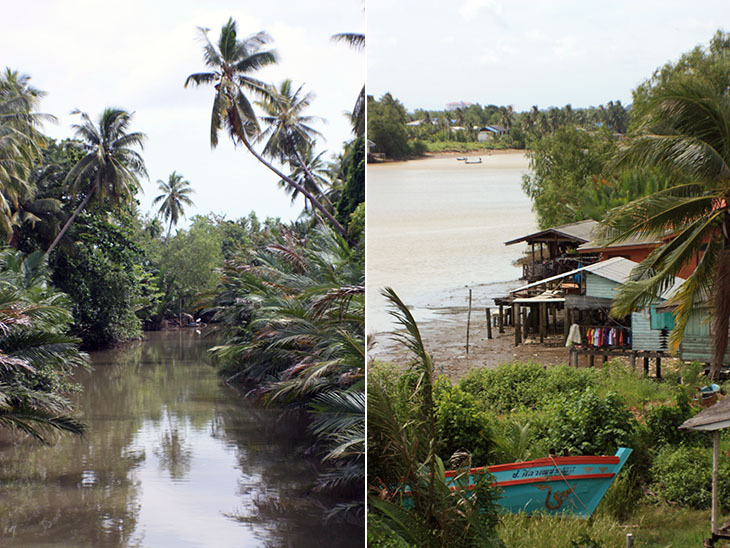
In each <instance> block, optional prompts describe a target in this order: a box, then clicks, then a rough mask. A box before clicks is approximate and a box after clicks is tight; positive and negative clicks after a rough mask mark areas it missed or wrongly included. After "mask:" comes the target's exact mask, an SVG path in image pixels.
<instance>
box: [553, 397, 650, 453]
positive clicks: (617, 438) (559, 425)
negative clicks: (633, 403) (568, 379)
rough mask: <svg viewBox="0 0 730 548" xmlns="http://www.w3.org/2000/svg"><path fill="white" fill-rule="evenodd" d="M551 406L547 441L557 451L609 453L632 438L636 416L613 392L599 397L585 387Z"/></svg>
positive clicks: (555, 401)
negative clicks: (551, 417) (551, 413)
mask: <svg viewBox="0 0 730 548" xmlns="http://www.w3.org/2000/svg"><path fill="white" fill-rule="evenodd" d="M551 409H552V412H553V423H552V424H551V426H550V427H549V430H548V442H549V444H550V447H552V448H554V449H556V450H557V451H558V452H561V451H563V450H568V451H569V452H570V453H572V454H577V455H606V454H609V455H610V454H613V453H615V452H616V449H617V448H618V447H619V446H626V447H632V442H633V441H634V440H635V437H636V433H637V426H638V424H637V422H636V419H635V418H634V416H633V415H632V414H631V412H630V411H629V410H628V409H627V408H626V406H625V405H624V404H623V402H622V401H621V399H620V398H619V397H618V396H616V395H615V394H608V395H606V396H605V397H601V396H598V395H597V394H596V392H595V390H593V389H591V388H588V389H587V390H585V391H584V392H582V393H572V394H570V395H568V396H563V397H562V398H558V399H556V400H554V401H553V402H552V404H551Z"/></svg>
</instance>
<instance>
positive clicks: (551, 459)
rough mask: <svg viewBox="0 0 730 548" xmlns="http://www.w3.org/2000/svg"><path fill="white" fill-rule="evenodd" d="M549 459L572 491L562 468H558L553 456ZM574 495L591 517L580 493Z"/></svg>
mask: <svg viewBox="0 0 730 548" xmlns="http://www.w3.org/2000/svg"><path fill="white" fill-rule="evenodd" d="M548 457H550V461H551V462H552V463H553V466H555V468H557V470H558V473H559V474H560V477H561V478H563V481H564V482H565V485H567V486H568V487H569V488H571V489H572V487H571V486H570V484H569V483H568V479H567V478H566V477H565V476H564V475H563V471H562V470H561V469H560V466H558V463H557V462H555V459H554V458H553V456H552V455H548ZM572 494H573V496H575V498H577V499H578V502H580V503H581V505H582V506H583V508H585V509H586V512H588V515H589V516H590V515H591V511H590V510H589V509H588V507H587V506H586V505H585V503H584V502H583V501H582V500H581V498H580V496H579V495H578V493H576V492H575V490H573V493H572Z"/></svg>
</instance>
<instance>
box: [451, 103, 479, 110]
mask: <svg viewBox="0 0 730 548" xmlns="http://www.w3.org/2000/svg"><path fill="white" fill-rule="evenodd" d="M473 104H474V103H469V102H467V101H454V102H453V103H446V110H456V109H457V108H467V107H470V106H472V105H473Z"/></svg>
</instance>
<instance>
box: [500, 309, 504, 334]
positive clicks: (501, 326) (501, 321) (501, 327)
mask: <svg viewBox="0 0 730 548" xmlns="http://www.w3.org/2000/svg"><path fill="white" fill-rule="evenodd" d="M499 332H500V333H504V306H502V305H501V304H500V305H499Z"/></svg>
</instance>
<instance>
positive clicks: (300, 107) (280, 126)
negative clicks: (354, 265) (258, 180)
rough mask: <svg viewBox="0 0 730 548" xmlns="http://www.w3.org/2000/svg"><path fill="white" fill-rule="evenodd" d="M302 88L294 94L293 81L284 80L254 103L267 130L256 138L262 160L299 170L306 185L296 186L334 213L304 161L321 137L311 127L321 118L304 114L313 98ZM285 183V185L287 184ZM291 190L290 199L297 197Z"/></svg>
mask: <svg viewBox="0 0 730 548" xmlns="http://www.w3.org/2000/svg"><path fill="white" fill-rule="evenodd" d="M302 87H303V86H299V88H297V89H296V90H294V88H293V86H292V81H291V80H290V79H288V78H287V79H286V80H284V81H283V82H282V83H281V85H280V86H279V87H278V88H274V87H270V88H269V90H268V92H267V94H266V95H265V96H264V98H263V100H261V101H257V102H256V105H257V106H258V107H260V108H261V109H262V110H263V111H264V115H263V116H262V117H261V120H262V121H263V122H264V123H265V124H266V126H267V127H266V129H265V130H264V131H263V133H261V135H260V137H259V138H260V139H261V140H264V141H266V144H265V145H264V149H263V154H264V156H268V157H269V158H273V159H276V160H278V161H279V162H280V163H282V164H284V163H288V164H289V165H291V166H292V167H293V168H295V169H298V170H301V172H302V174H303V175H304V181H305V182H306V183H307V184H303V185H302V182H301V181H297V182H299V184H300V185H301V186H303V187H305V188H307V189H308V190H309V191H310V192H311V193H312V194H315V195H317V196H319V197H321V198H322V199H323V200H324V201H325V203H326V204H327V207H328V209H329V210H330V211H333V210H334V207H333V205H332V203H331V202H330V201H329V198H328V197H327V195H326V194H325V193H324V192H323V191H322V188H321V186H320V184H319V181H318V179H317V178H316V177H315V176H314V175H313V174H312V172H311V171H310V170H309V166H308V165H307V162H306V161H305V159H304V158H303V156H305V155H308V156H310V157H311V150H312V148H313V146H314V140H315V138H317V137H320V136H321V135H322V134H321V133H320V132H319V131H317V130H316V129H314V128H313V127H312V126H311V125H310V124H312V122H315V121H317V120H321V118H319V117H317V116H308V115H305V114H304V110H305V109H306V108H307V107H308V106H309V105H310V103H311V101H312V98H313V97H314V95H313V94H312V93H306V94H302ZM292 179H294V177H292ZM295 180H296V179H295ZM284 183H285V184H286V181H284ZM292 190H293V193H292V194H293V196H296V195H297V194H299V192H298V191H297V190H296V189H294V188H292Z"/></svg>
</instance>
